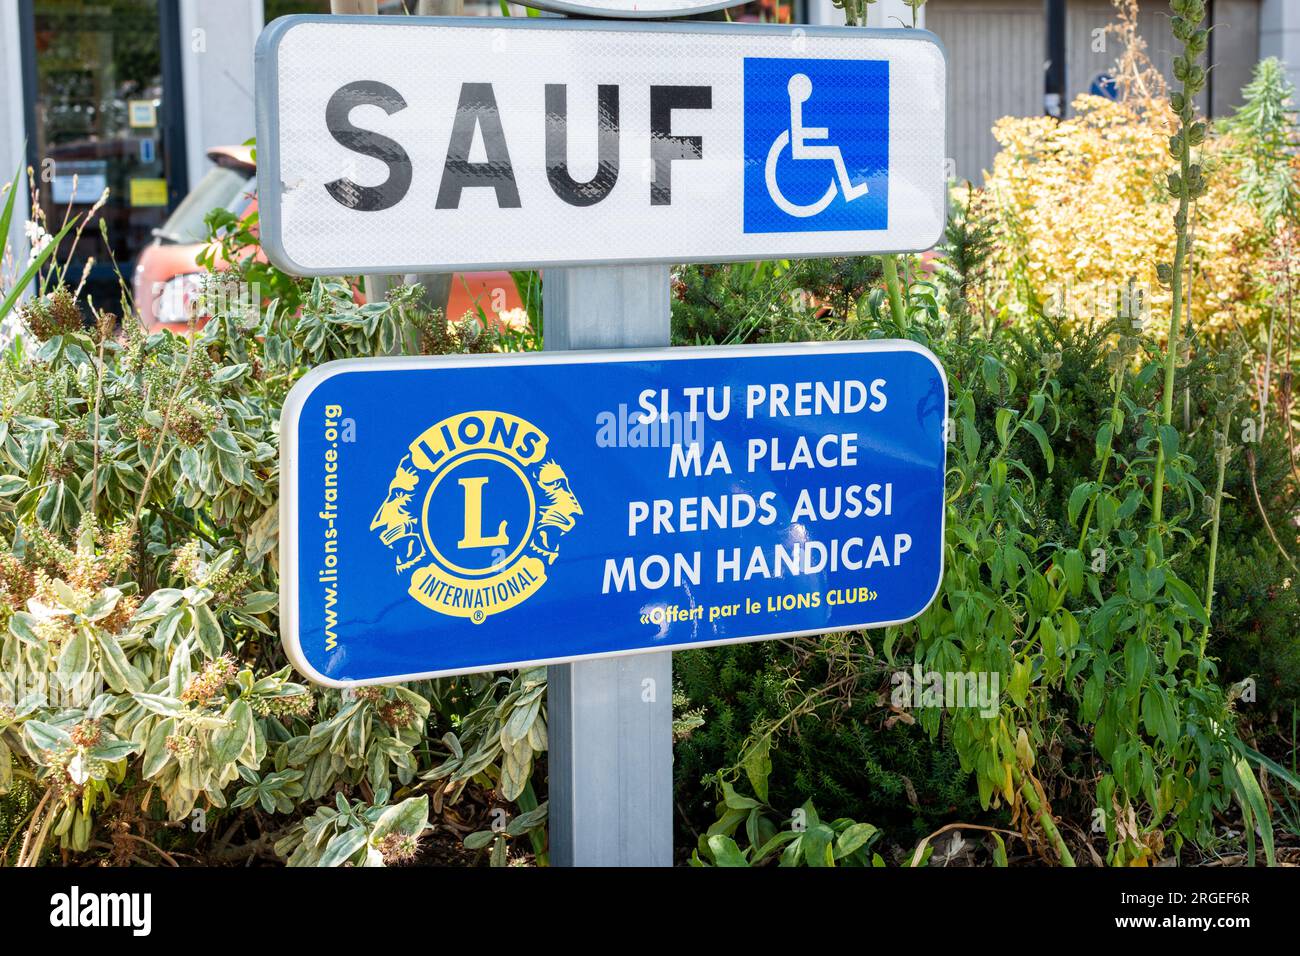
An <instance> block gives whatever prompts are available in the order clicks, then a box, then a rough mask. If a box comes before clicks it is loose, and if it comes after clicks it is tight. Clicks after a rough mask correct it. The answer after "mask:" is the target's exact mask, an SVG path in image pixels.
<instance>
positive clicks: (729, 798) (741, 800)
mask: <svg viewBox="0 0 1300 956" xmlns="http://www.w3.org/2000/svg"><path fill="white" fill-rule="evenodd" d="M722 800H723V803H725V804H726V805H727V807H728V808H729V809H732V810H753V809H754V808H755V807H758V806H762V804H760V803H759V802H758V801H757V800H755V799H754V798H753V797H746V796H744V795H743V794H739V793H737V792H736V788H735V787H733V786H732V785H731V784H729V783H725V782H724V783H723V784H722Z"/></svg>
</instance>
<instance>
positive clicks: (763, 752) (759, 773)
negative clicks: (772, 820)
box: [741, 736, 772, 803]
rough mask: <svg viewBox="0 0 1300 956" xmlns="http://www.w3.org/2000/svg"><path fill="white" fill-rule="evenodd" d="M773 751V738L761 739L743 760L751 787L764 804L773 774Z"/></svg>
mask: <svg viewBox="0 0 1300 956" xmlns="http://www.w3.org/2000/svg"><path fill="white" fill-rule="evenodd" d="M771 749H772V738H771V737H769V736H764V737H760V738H759V739H758V740H757V741H755V742H754V745H753V746H752V747H750V748H749V750H747V751H745V756H744V757H743V758H742V760H741V766H742V767H743V768H744V770H745V777H746V778H747V779H748V780H749V785H750V786H751V787H753V788H754V793H755V794H757V795H758V799H759V800H761V801H763V802H764V803H766V802H767V792H768V791H767V778H768V777H769V776H771V774H772V757H771Z"/></svg>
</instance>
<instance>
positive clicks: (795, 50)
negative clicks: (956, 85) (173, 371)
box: [257, 17, 946, 274]
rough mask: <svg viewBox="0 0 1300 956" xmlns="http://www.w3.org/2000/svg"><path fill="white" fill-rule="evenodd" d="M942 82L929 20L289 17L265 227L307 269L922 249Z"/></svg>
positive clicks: (269, 91) (277, 254) (276, 81)
mask: <svg viewBox="0 0 1300 956" xmlns="http://www.w3.org/2000/svg"><path fill="white" fill-rule="evenodd" d="M944 76H945V68H944V55H943V51H942V48H941V47H940V46H939V44H938V42H937V40H936V39H935V38H934V37H933V36H932V35H931V34H928V33H925V32H924V31H918V30H879V31H873V30H866V29H861V28H848V27H783V26H765V25H738V24H712V23H666V24H664V23H654V24H641V23H630V22H622V23H618V22H609V21H600V22H595V21H575V20H564V19H558V18H557V19H536V18H534V19H530V20H524V19H514V20H511V19H506V18H501V19H488V18H459V19H437V18H426V19H419V18H396V17H380V18H344V17H285V18H281V19H279V20H276V21H274V22H273V23H272V25H271V26H270V27H268V29H267V30H266V31H265V32H264V33H263V35H262V38H261V40H260V41H259V44H258V67H257V82H258V90H257V101H258V150H259V155H258V163H259V177H258V179H259V187H260V191H259V195H260V201H261V210H262V214H261V226H262V237H263V241H264V244H265V246H266V249H267V252H268V254H269V255H270V256H271V258H272V260H273V261H274V262H275V263H276V264H277V265H279V266H281V267H282V268H285V269H287V270H289V271H291V272H295V273H299V274H329V273H339V272H348V271H352V272H357V271H363V272H377V271H390V272H413V271H446V270H451V269H469V268H489V267H493V268H496V267H501V268H514V267H524V266H545V265H566V264H577V263H584V264H592V263H615V262H651V261H661V262H686V261H725V260H738V259H756V258H785V257H794V256H827V255H852V254H862V253H867V252H904V251H920V250H924V249H928V248H930V247H931V246H932V245H933V244H934V243H935V242H936V241H937V240H938V238H939V236H940V233H941V232H942V229H943V225H944V219H945V212H946V193H945V183H944V160H943V155H944V115H945V111H944V82H945V79H944Z"/></svg>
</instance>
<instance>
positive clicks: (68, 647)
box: [59, 627, 90, 688]
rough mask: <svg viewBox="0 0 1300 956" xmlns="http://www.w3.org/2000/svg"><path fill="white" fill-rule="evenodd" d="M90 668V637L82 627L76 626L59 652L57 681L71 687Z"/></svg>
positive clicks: (81, 678) (82, 677)
mask: <svg viewBox="0 0 1300 956" xmlns="http://www.w3.org/2000/svg"><path fill="white" fill-rule="evenodd" d="M89 669H90V638H89V637H88V636H87V635H86V629H85V628H84V627H79V628H77V630H76V632H75V633H74V634H73V635H72V638H71V639H70V640H69V641H68V642H67V643H66V644H64V645H63V650H62V651H61V652H60V654H59V683H60V684H62V685H63V686H64V687H67V688H71V687H72V686H74V685H75V684H76V683H77V682H78V681H80V680H83V679H84V677H85V674H86V672H87V671H88V670H89Z"/></svg>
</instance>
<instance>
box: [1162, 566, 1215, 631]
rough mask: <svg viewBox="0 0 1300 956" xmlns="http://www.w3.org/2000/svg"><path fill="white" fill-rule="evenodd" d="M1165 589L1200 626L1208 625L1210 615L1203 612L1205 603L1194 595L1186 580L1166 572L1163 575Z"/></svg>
mask: <svg viewBox="0 0 1300 956" xmlns="http://www.w3.org/2000/svg"><path fill="white" fill-rule="evenodd" d="M1165 591H1166V593H1168V594H1170V595H1171V596H1172V597H1173V599H1174V600H1175V601H1177V602H1178V604H1179V605H1181V606H1182V607H1183V608H1184V609H1185V610H1186V611H1187V612H1188V613H1189V614H1191V615H1192V617H1193V618H1195V619H1196V621H1197V622H1198V623H1199V624H1201V625H1202V626H1208V625H1209V623H1210V616H1209V615H1208V614H1206V613H1205V605H1203V604H1202V603H1201V599H1200V598H1199V597H1197V596H1196V592H1195V591H1193V590H1192V589H1191V587H1190V586H1189V585H1188V584H1187V582H1185V581H1183V580H1181V579H1180V578H1177V577H1175V576H1174V575H1172V574H1167V575H1166V577H1165Z"/></svg>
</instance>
